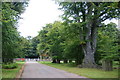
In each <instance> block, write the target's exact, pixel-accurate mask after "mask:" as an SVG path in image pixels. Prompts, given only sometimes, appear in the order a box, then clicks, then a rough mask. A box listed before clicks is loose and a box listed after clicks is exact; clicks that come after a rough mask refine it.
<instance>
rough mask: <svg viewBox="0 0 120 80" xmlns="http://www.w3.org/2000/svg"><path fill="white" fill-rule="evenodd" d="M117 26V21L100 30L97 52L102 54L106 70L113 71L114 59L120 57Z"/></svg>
mask: <svg viewBox="0 0 120 80" xmlns="http://www.w3.org/2000/svg"><path fill="white" fill-rule="evenodd" d="M116 26H117V25H116V24H115V23H109V24H107V25H104V27H101V28H100V29H99V30H98V49H97V52H98V53H99V54H100V55H101V58H102V61H103V62H102V63H103V69H104V70H106V71H111V70H112V67H113V66H112V61H113V60H118V59H119V57H118V56H119V53H118V49H119V46H118V43H116V41H117V38H118V36H117V34H118V32H119V31H118V29H117V28H116Z"/></svg>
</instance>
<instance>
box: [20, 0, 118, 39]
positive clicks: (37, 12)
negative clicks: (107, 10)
mask: <svg viewBox="0 0 120 80" xmlns="http://www.w3.org/2000/svg"><path fill="white" fill-rule="evenodd" d="M58 8H59V6H58V4H55V2H54V1H52V0H30V2H29V5H28V7H26V10H25V12H24V13H23V14H22V15H21V17H22V18H23V19H20V20H19V24H18V25H19V28H18V31H19V32H20V34H21V36H23V37H27V36H32V37H35V36H37V35H38V31H40V30H41V29H42V27H44V26H45V25H46V24H48V23H53V22H54V21H56V20H57V21H58V20H61V18H60V17H59V16H60V15H62V14H63V12H62V11H61V10H58ZM109 22H110V21H109V20H107V21H105V23H106V24H107V23H109ZM112 22H114V23H116V24H118V21H116V20H115V19H113V20H112Z"/></svg>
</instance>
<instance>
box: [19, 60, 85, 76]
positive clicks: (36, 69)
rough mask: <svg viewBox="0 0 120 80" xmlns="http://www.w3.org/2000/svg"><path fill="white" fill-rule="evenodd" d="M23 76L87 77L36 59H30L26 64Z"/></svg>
mask: <svg viewBox="0 0 120 80" xmlns="http://www.w3.org/2000/svg"><path fill="white" fill-rule="evenodd" d="M21 78H85V77H82V76H79V75H76V74H73V73H69V72H66V71H63V70H60V69H56V68H53V67H50V66H47V65H44V64H40V63H38V62H36V61H28V62H26V64H25V68H24V72H23V74H22V77H21Z"/></svg>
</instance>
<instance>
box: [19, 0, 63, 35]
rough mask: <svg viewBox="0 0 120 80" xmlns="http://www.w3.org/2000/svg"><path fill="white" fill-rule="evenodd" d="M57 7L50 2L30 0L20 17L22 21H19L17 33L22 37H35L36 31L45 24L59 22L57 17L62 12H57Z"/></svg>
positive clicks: (48, 0)
mask: <svg viewBox="0 0 120 80" xmlns="http://www.w3.org/2000/svg"><path fill="white" fill-rule="evenodd" d="M58 7H59V6H58V5H57V4H55V2H54V1H52V0H30V2H29V6H28V7H27V8H26V11H25V12H24V13H23V14H22V15H21V17H22V18H23V19H21V20H20V21H19V28H18V31H19V32H21V35H22V36H24V37H27V36H32V37H35V36H37V34H38V31H40V30H41V29H42V27H43V26H45V24H47V23H53V22H54V21H56V20H61V19H60V18H59V15H61V14H62V11H60V10H58Z"/></svg>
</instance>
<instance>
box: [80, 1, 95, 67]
mask: <svg viewBox="0 0 120 80" xmlns="http://www.w3.org/2000/svg"><path fill="white" fill-rule="evenodd" d="M87 5H88V15H87V20H86V21H87V24H86V28H85V29H86V36H85V41H86V44H85V45H82V48H83V51H84V60H83V63H82V67H85V68H96V67H97V65H96V63H95V59H94V54H95V51H96V43H97V38H96V37H97V23H96V22H97V19H95V18H92V17H91V15H92V10H93V8H92V7H91V4H90V3H88V4H87ZM94 19H95V20H94Z"/></svg>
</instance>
